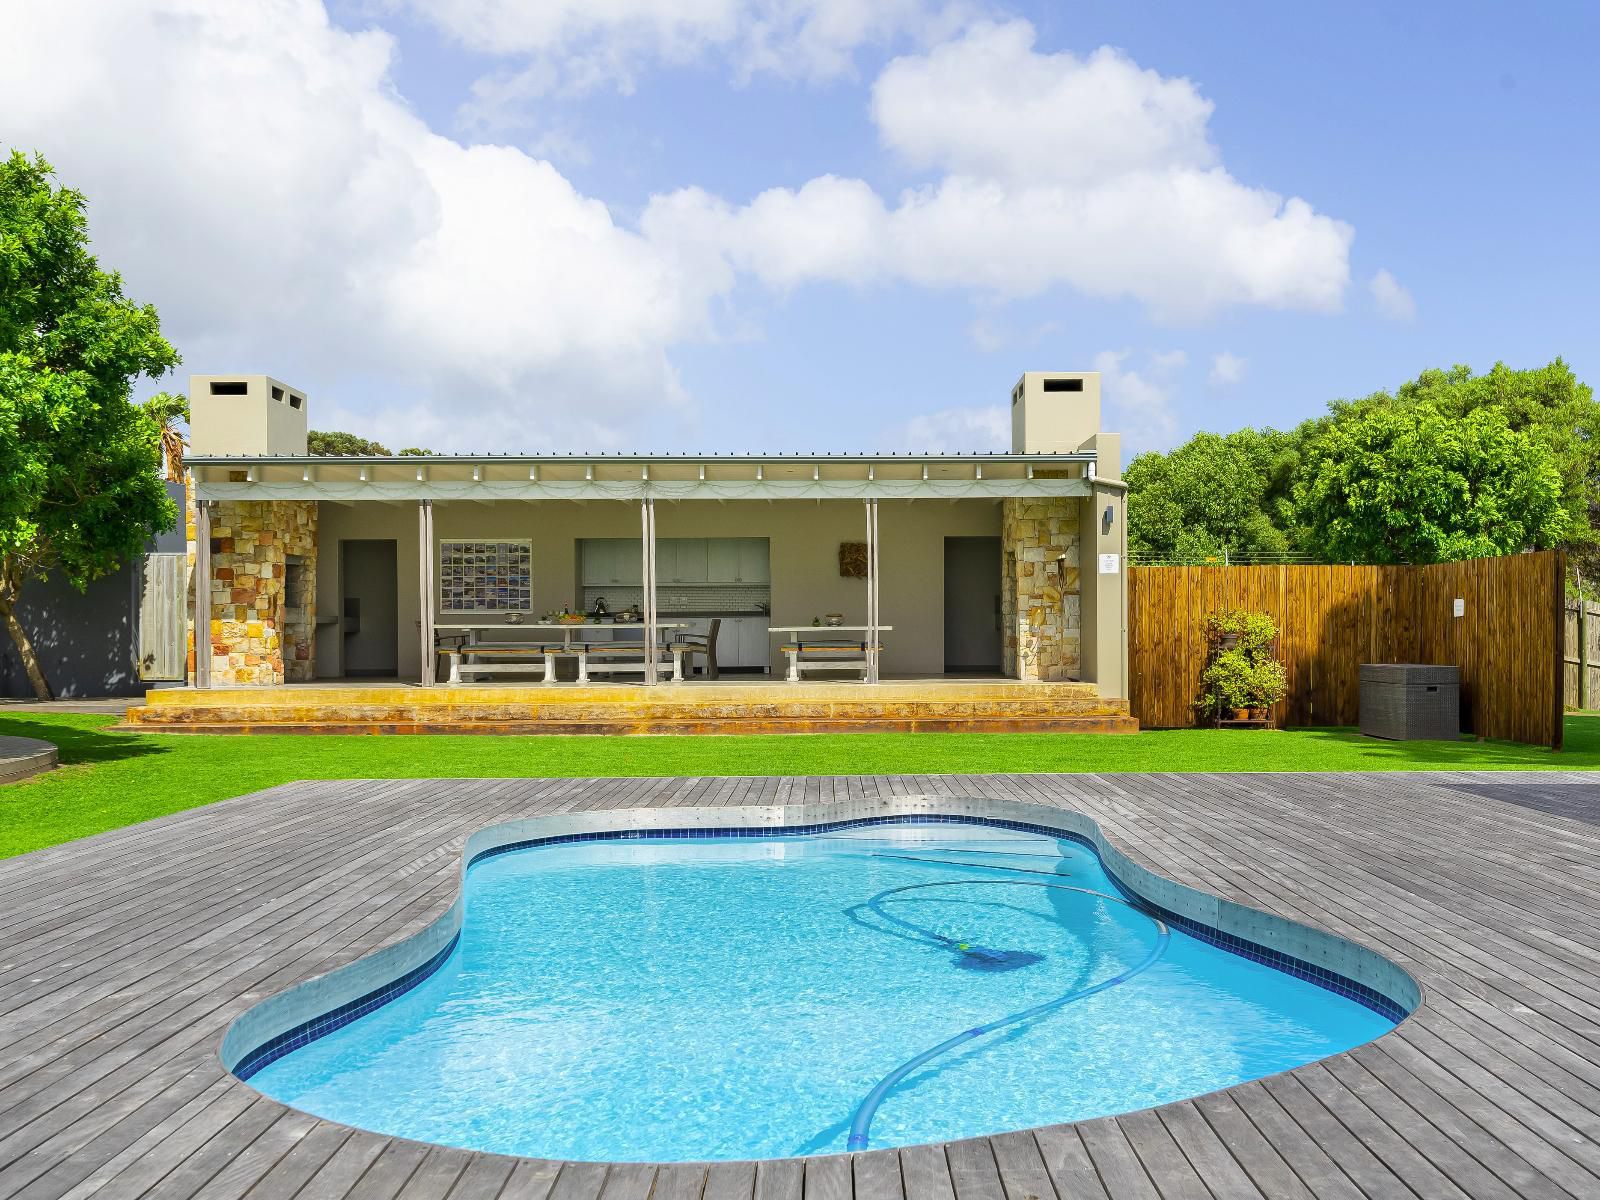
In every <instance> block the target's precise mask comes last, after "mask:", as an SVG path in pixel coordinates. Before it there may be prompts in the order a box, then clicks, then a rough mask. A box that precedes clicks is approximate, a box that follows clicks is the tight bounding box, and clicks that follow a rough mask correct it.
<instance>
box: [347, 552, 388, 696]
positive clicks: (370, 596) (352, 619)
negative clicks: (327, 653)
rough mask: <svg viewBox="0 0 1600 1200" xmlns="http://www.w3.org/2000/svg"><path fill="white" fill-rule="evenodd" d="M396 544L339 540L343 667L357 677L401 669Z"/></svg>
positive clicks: (386, 674) (379, 674) (348, 673)
mask: <svg viewBox="0 0 1600 1200" xmlns="http://www.w3.org/2000/svg"><path fill="white" fill-rule="evenodd" d="M395 562H396V547H395V543H394V541H392V540H389V541H369V540H361V541H341V542H340V543H339V584H340V588H341V596H342V605H341V608H340V616H341V619H342V626H341V627H342V629H343V643H344V654H343V663H342V666H343V671H344V674H346V675H356V676H391V677H392V676H395V675H398V674H399V673H400V587H399V571H398V570H397V569H396V566H395Z"/></svg>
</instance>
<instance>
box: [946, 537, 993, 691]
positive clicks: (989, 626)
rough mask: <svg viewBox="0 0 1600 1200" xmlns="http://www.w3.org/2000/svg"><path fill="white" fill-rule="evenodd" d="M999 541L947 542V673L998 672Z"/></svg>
mask: <svg viewBox="0 0 1600 1200" xmlns="http://www.w3.org/2000/svg"><path fill="white" fill-rule="evenodd" d="M1000 634H1001V629H1000V539H999V538H997V537H947V538H945V540H944V669H945V672H946V674H952V675H953V674H961V673H978V672H984V673H993V674H996V675H998V674H999V673H1000V640H1001V639H1000Z"/></svg>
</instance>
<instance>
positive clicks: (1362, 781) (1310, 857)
mask: <svg viewBox="0 0 1600 1200" xmlns="http://www.w3.org/2000/svg"><path fill="white" fill-rule="evenodd" d="M1519 779H1520V780H1525V781H1526V782H1528V783H1531V784H1535V785H1537V786H1539V787H1544V788H1550V787H1562V788H1567V787H1578V788H1589V789H1594V790H1597V791H1600V781H1595V782H1591V781H1590V778H1588V777H1585V776H1583V775H1581V774H1577V773H1567V772H1549V773H1541V774H1539V775H1538V776H1532V777H1530V776H1522V777H1519ZM1518 781H1519V780H1517V779H1512V780H1509V782H1512V783H1516V782H1518ZM1507 782H1508V777H1505V776H1503V775H1496V774H1492V773H1471V774H1467V773H1462V774H1457V775H1446V774H1439V773H1427V774H1418V775H1409V776H1387V777H1377V776H1332V777H1330V776H1293V775H1289V776H1176V775H1153V776H1091V775H1082V776H1046V775H1030V776H1005V777H982V776H959V775H952V776H861V777H851V778H819V777H809V778H803V779H784V778H763V779H732V778H703V779H675V780H674V779H638V778H628V779H614V780H456V781H430V780H373V781H349V782H339V783H327V782H317V783H304V784H291V785H284V786H283V787H279V788H274V789H271V790H270V791H269V792H265V793H261V794H258V795H256V796H251V797H242V798H240V799H239V800H236V801H230V802H226V803H224V804H220V805H215V806H212V807H210V808H206V809H197V810H190V811H188V812H183V813H177V814H173V815H172V816H170V817H166V818H162V819H160V820H158V821H155V822H151V823H149V824H147V825H144V826H135V827H132V828H129V829H125V830H114V831H111V832H109V833H106V834H102V835H99V836H97V837H94V838H90V839H86V840H85V841H84V842H81V843H77V844H73V845H68V846H61V847H52V848H51V849H49V850H46V851H41V852H39V853H37V854H33V855H27V856H24V857H22V858H19V859H12V860H7V861H6V862H5V863H3V864H0V903H3V904H6V905H7V906H8V917H9V918H10V924H9V925H8V934H9V935H10V937H9V940H8V942H7V945H6V947H5V950H4V951H3V952H0V1196H3V1197H8V1198H9V1197H12V1196H25V1197H29V1198H30V1200H56V1198H58V1197H62V1196H66V1197H73V1198H79V1197H85V1198H86V1197H90V1196H102V1195H103V1196H112V1197H115V1196H121V1195H138V1194H141V1193H146V1192H148V1193H149V1194H151V1195H161V1196H166V1195H173V1196H177V1197H187V1196H216V1197H219V1200H231V1198H234V1197H238V1196H251V1197H254V1198H255V1200H274V1198H281V1197H288V1196H292V1195H296V1194H299V1195H302V1196H312V1195H315V1196H318V1197H321V1196H330V1197H344V1196H347V1195H349V1196H383V1197H391V1198H393V1197H401V1196H404V1197H406V1198H407V1200H418V1198H420V1197H429V1196H440V1197H445V1196H448V1197H451V1198H452V1200H472V1198H474V1197H490V1196H497V1197H506V1198H508V1200H523V1198H524V1197H526V1200H647V1198H648V1200H813V1198H814V1197H815V1198H817V1200H856V1198H859V1200H971V1198H973V1197H982V1198H983V1200H989V1198H990V1197H994V1198H995V1200H1000V1198H1001V1197H1004V1198H1005V1200H1026V1198H1027V1197H1028V1196H1037V1197H1039V1200H1073V1198H1074V1197H1077V1196H1080V1195H1081V1196H1085V1197H1096V1198H1099V1197H1113V1196H1116V1197H1121V1196H1133V1197H1160V1198H1162V1200H1171V1197H1173V1196H1187V1195H1191V1194H1192V1195H1201V1196H1218V1197H1230V1198H1231V1197H1232V1196H1250V1195H1252V1194H1257V1193H1259V1194H1260V1195H1262V1196H1267V1197H1272V1198H1273V1200H1276V1198H1277V1197H1279V1196H1283V1197H1290V1198H1293V1197H1305V1196H1317V1197H1339V1198H1341V1200H1351V1198H1353V1197H1356V1196H1360V1195H1366V1196H1368V1197H1382V1198H1383V1200H1387V1198H1388V1197H1389V1196H1400V1197H1404V1196H1418V1197H1421V1196H1430V1197H1431V1196H1434V1195H1441V1196H1448V1195H1456V1196H1472V1197H1474V1198H1476V1197H1480V1196H1481V1197H1501V1198H1504V1197H1541V1198H1542V1197H1545V1196H1562V1195H1567V1196H1571V1197H1574V1198H1576V1197H1587V1196H1589V1195H1595V1194H1600V921H1597V920H1596V918H1597V916H1600V911H1597V903H1596V895H1597V892H1600V865H1597V864H1600V826H1596V825H1594V824H1592V823H1586V822H1583V821H1579V820H1574V819H1572V818H1571V817H1570V816H1567V815H1562V812H1561V811H1541V810H1539V809H1537V808H1530V807H1525V806H1521V805H1518V804H1516V803H1513V802H1505V801H1501V800H1498V799H1496V798H1495V797H1494V794H1492V788H1494V787H1502V786H1504V785H1505V784H1506V783H1507ZM1478 786H1482V787H1484V788H1488V789H1490V791H1491V794H1487V795H1485V794H1479V793H1478V792H1473V791H1469V790H1461V789H1465V788H1469V787H1478ZM441 789H449V794H450V798H451V802H450V804H448V805H441V804H439V803H438V797H439V795H440V791H441ZM895 795H931V796H993V797H999V798H1012V799H1017V800H1022V801H1025V802H1029V803H1035V804H1044V805H1053V806H1058V807H1066V808H1074V809H1078V810H1080V811H1083V812H1085V813H1087V814H1088V815H1090V816H1091V817H1093V818H1095V819H1096V820H1098V821H1100V822H1101V824H1102V826H1103V828H1104V829H1105V831H1106V833H1107V836H1109V837H1110V838H1111V839H1112V840H1113V841H1114V842H1115V843H1116V844H1117V845H1119V846H1120V847H1122V848H1124V849H1125V850H1127V851H1128V852H1129V853H1130V854H1131V855H1132V856H1133V857H1134V858H1135V859H1136V860H1137V861H1140V862H1142V863H1144V864H1145V865H1147V866H1149V867H1151V868H1152V869H1154V870H1157V871H1159V872H1161V873H1163V874H1165V875H1168V876H1170V877H1172V878H1176V879H1179V880H1181V881H1183V882H1186V883H1191V884H1193V885H1196V886H1201V887H1206V888H1208V889H1210V890H1213V891H1215V892H1217V893H1218V894H1221V895H1224V896H1227V897H1229V898H1230V899H1237V900H1239V901H1241V902H1243V903H1249V904H1254V905H1256V906H1257V907H1261V908H1264V909H1267V910H1269V911H1273V912H1278V913H1282V914H1283V915H1286V916H1289V917H1291V918H1294V919H1297V920H1303V921H1307V922H1309V923H1312V924H1316V925H1321V926H1323V927H1326V928H1329V929H1332V930H1334V931H1336V932H1340V933H1344V934H1346V935H1347V936H1354V937H1356V938H1357V939H1359V940H1362V941H1365V942H1367V944H1369V945H1372V946H1374V947H1375V948H1377V949H1379V950H1380V951H1381V952H1384V953H1388V954H1390V955H1391V956H1393V957H1395V958H1397V959H1399V960H1400V961H1403V962H1406V963H1408V964H1409V965H1410V966H1411V968H1412V969H1413V970H1414V971H1415V972H1416V973H1417V974H1418V975H1419V976H1420V977H1421V978H1422V980H1423V982H1424V985H1425V987H1426V988H1427V991H1428V1001H1427V1003H1426V1005H1425V1006H1424V1008H1423V1009H1422V1010H1421V1011H1419V1012H1418V1013H1417V1014H1416V1015H1415V1016H1414V1017H1413V1018H1412V1019H1411V1020H1409V1021H1408V1022H1406V1024H1405V1025H1404V1026H1402V1027H1401V1028H1400V1029H1399V1030H1398V1031H1396V1032H1395V1033H1393V1034H1390V1035H1388V1036H1386V1037H1385V1038H1383V1039H1381V1040H1380V1041H1379V1042H1377V1043H1374V1044H1372V1045H1370V1046H1367V1047H1362V1048H1358V1049H1357V1050H1356V1051H1355V1052H1353V1053H1351V1054H1349V1055H1344V1056H1338V1057H1336V1058H1335V1059H1333V1060H1329V1061H1328V1062H1326V1063H1324V1064H1321V1065H1315V1066H1311V1067H1307V1068H1302V1069H1300V1070H1298V1071H1294V1072H1290V1073H1288V1074H1287V1075H1283V1076H1278V1077H1275V1078H1273V1079H1270V1080H1267V1081H1264V1082H1258V1083H1252V1084H1246V1085H1243V1086H1241V1087H1236V1088H1232V1089H1229V1090H1228V1091H1226V1092H1223V1093H1218V1094H1214V1095H1212V1096H1207V1097H1201V1098H1198V1099H1196V1100H1194V1101H1191V1102H1185V1103H1182V1104H1178V1105H1170V1106H1167V1107H1165V1108H1163V1109H1160V1110H1153V1111H1151V1112H1148V1113H1136V1114H1127V1115H1125V1116H1122V1117H1118V1118H1115V1119H1107V1120H1100V1121H1091V1122H1085V1123H1082V1124H1079V1125H1073V1126H1052V1127H1049V1128H1046V1129H1040V1130H1036V1131H1031V1132H1026V1133H1020V1134H1006V1135H1000V1136H998V1137H995V1138H991V1139H976V1140H973V1141H969V1142H962V1143H954V1144H951V1145H949V1146H944V1147H909V1148H904V1149H901V1150H899V1151H892V1150H891V1151H874V1152H871V1153H868V1154H862V1155H856V1156H853V1157H851V1156H830V1157H824V1158H815V1159H810V1160H805V1161H804V1162H801V1161H799V1160H783V1161H776V1162H769V1163H761V1164H735V1163H725V1164H715V1165H713V1166H712V1167H710V1168H706V1167H704V1166H673V1165H669V1166H666V1167H661V1168H659V1169H658V1168H656V1167H654V1166H650V1165H637V1166H634V1165H627V1166H618V1167H612V1168H610V1169H608V1168H606V1167H605V1166H604V1165H603V1164H566V1165H563V1164H560V1163H552V1162H543V1161H538V1160H512V1159H504V1158H496V1157H494V1156H488V1155H477V1154H472V1153H471V1152H467V1151H458V1150H445V1149H443V1148H432V1149H429V1148H427V1147H421V1148H418V1147H416V1146H415V1144H413V1143H406V1142H401V1141H396V1140H390V1139H386V1138H383V1137H381V1136H377V1135H373V1134H368V1133H362V1132H351V1131H349V1130H347V1129H344V1128H342V1127H339V1126H337V1125H332V1124H330V1123H327V1122H322V1121H319V1120H317V1119H315V1118H311V1117H308V1116H305V1115H303V1114H298V1113H294V1112H292V1111H290V1110H286V1109H284V1108H282V1106H279V1105H277V1104H275V1103H274V1102H272V1101H270V1100H267V1099H265V1098H264V1097H260V1096H258V1095H256V1094H255V1093H254V1092H253V1091H252V1090H251V1089H249V1088H248V1087H245V1086H244V1085H241V1084H238V1083H237V1081H233V1080H231V1079H230V1078H229V1077H228V1076H226V1075H225V1074H224V1073H223V1072H221V1070H220V1067H219V1066H218V1065H217V1063H216V1058H215V1047H216V1042H217V1039H218V1037H220V1034H221V1031H222V1029H223V1028H224V1027H225V1026H226V1024H227V1022H228V1021H230V1020H231V1019H232V1017H233V1016H235V1015H237V1013H238V1012H240V1011H243V1008H244V1007H246V1006H248V1004H249V1003H250V1002H251V999H250V998H251V997H258V996H260V995H264V994H269V993H271V992H273V991H277V990H279V989H281V988H283V987H286V986H288V985H289V984H291V983H293V982H295V981H297V980H300V979H304V978H307V977H309V976H310V975H313V974H317V973H320V972H322V971H325V970H328V969H330V968H331V967H333V966H337V965H340V964H342V963H345V962H349V961H353V960H354V959H356V958H359V957H361V956H362V955H364V954H367V953H370V952H371V951H372V950H373V949H376V948H378V947H380V946H382V945H385V944H388V943H390V942H392V941H394V940H395V939H396V938H398V937H401V936H404V935H405V934H406V933H407V932H409V931H412V930H415V929H418V928H421V927H422V926H423V925H425V924H426V923H427V922H428V921H430V920H432V919H433V918H434V917H435V916H437V914H438V913H440V912H441V911H443V909H444V908H445V907H446V906H447V905H448V904H449V902H450V900H451V898H452V897H453V895H454V893H455V889H456V886H457V883H456V879H457V876H458V874H459V869H460V847H461V844H462V842H463V841H464V839H465V838H466V836H467V835H468V834H470V833H471V832H473V831H474V830H476V829H478V828H481V827H483V826H485V825H489V824H494V823H497V822H499V821H504V820H510V819H515V818H519V817H526V816H531V815H542V814H546V813H554V812H562V811H571V812H601V811H605V810H608V809H615V808H628V807H641V806H645V807H648V806H656V807H673V808H685V807H704V806H716V807H728V806H732V805H740V804H759V805H772V804H798V803H815V804H845V803H851V804H857V805H859V804H863V803H866V804H871V803H872V802H874V801H875V800H877V799H879V798H882V797H888V796H895ZM1567 807H1568V808H1570V807H1571V806H1570V805H1569V806H1567Z"/></svg>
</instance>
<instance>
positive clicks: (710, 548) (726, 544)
mask: <svg viewBox="0 0 1600 1200" xmlns="http://www.w3.org/2000/svg"><path fill="white" fill-rule="evenodd" d="M706 578H707V579H708V580H710V581H711V582H712V583H770V582H771V580H772V570H771V567H770V566H769V565H768V560H767V539H766V538H711V539H709V540H708V541H707V543H706Z"/></svg>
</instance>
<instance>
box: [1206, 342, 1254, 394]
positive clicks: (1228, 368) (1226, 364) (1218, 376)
mask: <svg viewBox="0 0 1600 1200" xmlns="http://www.w3.org/2000/svg"><path fill="white" fill-rule="evenodd" d="M1247 365H1248V360H1247V359H1244V358H1241V357H1240V356H1239V355H1237V354H1230V353H1228V352H1227V351H1226V350H1224V351H1222V352H1221V353H1220V354H1218V355H1217V356H1216V357H1215V358H1213V359H1212V360H1211V373H1210V374H1209V375H1207V376H1206V379H1207V382H1209V383H1210V384H1211V385H1212V386H1214V387H1221V386H1225V385H1228V384H1234V383H1238V382H1239V381H1240V380H1242V379H1243V378H1244V372H1245V367H1246V366H1247Z"/></svg>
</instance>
